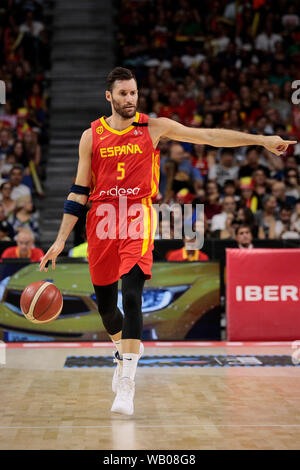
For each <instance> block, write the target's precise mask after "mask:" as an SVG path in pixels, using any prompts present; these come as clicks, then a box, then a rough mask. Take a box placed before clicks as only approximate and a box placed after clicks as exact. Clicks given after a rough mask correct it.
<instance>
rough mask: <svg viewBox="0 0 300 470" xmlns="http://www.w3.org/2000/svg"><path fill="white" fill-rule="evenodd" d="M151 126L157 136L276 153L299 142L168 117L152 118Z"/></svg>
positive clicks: (279, 153) (278, 153)
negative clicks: (197, 126)
mask: <svg viewBox="0 0 300 470" xmlns="http://www.w3.org/2000/svg"><path fill="white" fill-rule="evenodd" d="M149 121H150V120H149ZM150 126H151V128H152V129H153V135H154V136H155V138H156V137H158V138H160V137H168V138H169V139H172V140H179V141H181V142H191V143H194V144H205V145H212V146H213V147H240V146H245V145H262V146H263V147H265V148H266V149H267V150H269V151H270V152H272V153H274V154H275V155H281V154H282V153H283V152H285V151H286V149H287V148H288V146H289V145H292V144H296V143H297V141H296V140H283V139H282V138H281V137H279V136H276V135H272V136H264V135H255V134H247V133H246V132H239V131H232V130H228V129H195V128H193V127H187V126H183V125H182V124H179V123H178V122H176V121H172V119H168V118H157V119H151V121H150ZM158 140H159V139H158Z"/></svg>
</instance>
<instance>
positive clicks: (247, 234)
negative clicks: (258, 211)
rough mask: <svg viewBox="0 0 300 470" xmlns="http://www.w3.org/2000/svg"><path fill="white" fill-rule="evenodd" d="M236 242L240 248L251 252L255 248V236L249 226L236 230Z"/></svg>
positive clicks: (242, 226)
mask: <svg viewBox="0 0 300 470" xmlns="http://www.w3.org/2000/svg"><path fill="white" fill-rule="evenodd" d="M235 240H236V242H237V244H238V247H239V248H242V249H247V250H251V249H252V248H254V247H253V244H252V240H253V235H252V232H251V227H250V226H249V225H247V224H241V225H238V227H237V228H236V229H235Z"/></svg>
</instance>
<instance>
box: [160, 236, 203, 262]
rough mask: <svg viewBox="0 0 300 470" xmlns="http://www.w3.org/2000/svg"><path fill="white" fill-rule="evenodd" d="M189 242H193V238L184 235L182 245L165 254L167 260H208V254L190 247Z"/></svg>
mask: <svg viewBox="0 0 300 470" xmlns="http://www.w3.org/2000/svg"><path fill="white" fill-rule="evenodd" d="M191 243H195V238H191V237H189V236H185V237H184V247H183V248H179V250H171V251H168V252H167V254H166V260H167V261H208V260H209V258H208V256H207V255H206V254H205V253H203V251H201V250H197V249H193V248H191Z"/></svg>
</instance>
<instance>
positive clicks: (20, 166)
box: [9, 163, 24, 174]
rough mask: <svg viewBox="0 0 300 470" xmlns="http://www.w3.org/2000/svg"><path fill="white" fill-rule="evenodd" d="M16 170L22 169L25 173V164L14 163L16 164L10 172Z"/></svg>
mask: <svg viewBox="0 0 300 470" xmlns="http://www.w3.org/2000/svg"><path fill="white" fill-rule="evenodd" d="M14 170H20V171H22V173H23V171H24V168H23V165H20V164H18V163H17V164H16V165H14V166H13V167H12V168H11V169H10V171H9V174H11V173H12V172H13V171H14Z"/></svg>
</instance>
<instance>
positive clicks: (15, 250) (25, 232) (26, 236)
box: [1, 228, 44, 263]
mask: <svg viewBox="0 0 300 470" xmlns="http://www.w3.org/2000/svg"><path fill="white" fill-rule="evenodd" d="M16 241H17V246H12V247H10V248H6V249H5V250H4V251H3V253H2V255H1V260H2V261H3V260H4V259H5V258H29V259H30V261H31V262H32V263H39V262H40V261H41V259H42V258H43V256H44V252H43V251H42V250H41V249H40V248H36V247H35V246H34V235H33V233H32V232H31V231H30V230H29V229H26V228H23V229H22V230H20V231H19V233H18V235H17V237H16Z"/></svg>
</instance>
